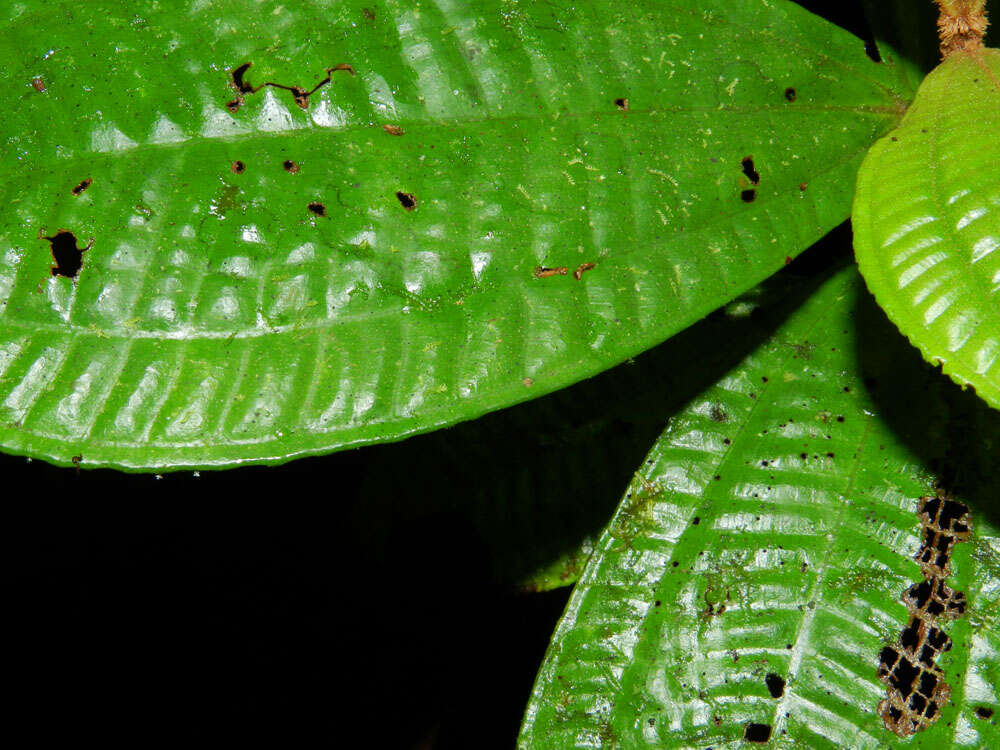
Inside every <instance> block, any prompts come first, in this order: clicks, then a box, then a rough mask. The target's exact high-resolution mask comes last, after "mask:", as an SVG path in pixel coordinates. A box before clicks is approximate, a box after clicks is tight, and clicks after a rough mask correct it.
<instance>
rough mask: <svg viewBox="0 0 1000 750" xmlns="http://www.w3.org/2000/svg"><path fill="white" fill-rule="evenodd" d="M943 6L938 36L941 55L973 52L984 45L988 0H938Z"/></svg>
mask: <svg viewBox="0 0 1000 750" xmlns="http://www.w3.org/2000/svg"><path fill="white" fill-rule="evenodd" d="M937 4H938V6H939V7H940V8H941V15H940V16H938V22H937V25H938V37H939V38H940V40H941V55H942V56H943V57H948V56H949V55H952V54H954V53H956V52H972V51H974V50H977V49H980V48H981V47H982V46H983V37H984V36H985V35H986V28H987V27H988V26H989V25H990V22H989V19H988V18H987V17H986V0H937Z"/></svg>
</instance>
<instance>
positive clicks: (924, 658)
mask: <svg viewBox="0 0 1000 750" xmlns="http://www.w3.org/2000/svg"><path fill="white" fill-rule="evenodd" d="M936 656H937V651H935V650H934V649H932V648H931V647H930V646H927V645H925V646H924V647H923V648H922V649H920V656H919V657H917V658H918V659H919V660H920V663H921V664H923V665H924V666H925V667H933V666H934V659H935V657H936Z"/></svg>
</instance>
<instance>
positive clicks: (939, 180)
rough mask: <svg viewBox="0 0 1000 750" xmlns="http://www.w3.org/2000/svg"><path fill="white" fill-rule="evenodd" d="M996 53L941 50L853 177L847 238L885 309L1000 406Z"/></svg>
mask: <svg viewBox="0 0 1000 750" xmlns="http://www.w3.org/2000/svg"><path fill="white" fill-rule="evenodd" d="M998 80H1000V52H998V51H997V50H989V49H986V50H980V51H977V52H976V53H960V54H956V55H953V56H951V57H949V58H948V59H947V60H946V61H945V62H943V63H942V64H941V65H940V66H939V67H938V68H937V69H935V70H934V72H933V73H931V74H930V75H929V76H928V77H927V79H926V81H925V82H924V83H923V84H922V85H921V87H920V91H919V93H918V94H917V97H916V99H915V101H914V103H913V105H912V107H911V108H910V110H909V112H908V113H907V115H906V117H905V118H904V119H903V122H902V123H901V124H900V127H899V128H898V129H897V130H896V131H894V132H893V133H892V134H891V135H890V136H887V137H886V138H884V139H883V140H881V141H880V142H879V143H878V144H876V145H875V146H874V147H873V148H872V150H871V152H870V153H869V155H868V157H867V158H866V159H865V162H864V166H863V167H862V170H861V173H860V174H859V177H858V187H857V195H856V198H855V203H854V228H855V249H856V251H857V256H858V264H859V266H860V268H861V272H862V273H863V274H864V277H865V281H866V282H867V283H868V286H869V288H870V289H871V290H872V292H873V294H874V295H875V297H876V299H877V300H878V302H879V304H880V305H881V306H882V307H883V308H884V309H885V311H886V312H887V313H888V315H889V317H890V319H892V321H893V322H894V323H896V325H898V326H899V328H900V330H901V331H902V332H903V333H904V334H906V336H907V337H908V338H909V339H910V341H911V342H912V343H913V344H914V345H915V346H917V347H918V348H919V349H920V351H921V352H923V354H924V356H925V357H926V358H927V359H928V360H929V361H931V362H935V363H940V364H941V366H942V368H943V370H944V372H945V373H947V374H948V375H950V376H951V377H952V378H953V379H954V380H955V381H956V382H958V383H961V384H962V385H971V386H973V387H974V388H975V389H976V391H977V392H978V393H979V395H980V396H982V397H983V398H984V399H985V400H986V401H987V402H988V403H989V404H991V405H992V406H994V407H1000V309H998V301H1000V253H997V252H995V251H996V250H997V249H998V248H1000V139H998V138H997V132H1000V84H998Z"/></svg>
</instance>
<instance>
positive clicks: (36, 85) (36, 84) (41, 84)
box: [31, 76, 45, 94]
mask: <svg viewBox="0 0 1000 750" xmlns="http://www.w3.org/2000/svg"><path fill="white" fill-rule="evenodd" d="M31 87H32V88H33V89H34V90H35V91H37V92H38V93H39V94H44V93H45V81H44V80H42V77H41V76H35V77H34V78H32V79H31Z"/></svg>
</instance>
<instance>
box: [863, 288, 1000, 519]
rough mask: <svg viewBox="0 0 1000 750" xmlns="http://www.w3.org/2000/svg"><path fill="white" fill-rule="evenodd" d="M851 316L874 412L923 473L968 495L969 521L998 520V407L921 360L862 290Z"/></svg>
mask: <svg viewBox="0 0 1000 750" xmlns="http://www.w3.org/2000/svg"><path fill="white" fill-rule="evenodd" d="M855 319H856V320H857V321H858V342H857V346H858V361H859V362H860V365H861V369H862V372H863V374H864V377H865V383H866V386H867V388H868V391H869V393H870V395H871V397H872V399H873V401H874V403H875V407H876V409H877V412H878V414H879V415H880V416H881V417H882V418H883V419H884V420H885V421H886V422H887V423H888V424H889V425H890V426H891V428H892V430H893V431H894V432H895V433H896V435H898V436H899V437H900V438H901V439H902V440H903V441H904V442H905V444H906V445H907V447H908V448H909V450H910V451H912V453H913V454H914V456H916V457H917V458H918V460H919V461H920V462H921V464H922V465H923V466H924V467H925V469H926V471H927V475H928V479H929V480H932V481H933V482H934V483H936V484H938V485H939V486H940V487H941V488H942V489H944V490H946V491H949V492H954V493H956V494H958V495H960V496H961V497H962V498H964V499H965V500H967V501H968V502H969V505H970V508H971V510H972V516H973V522H975V519H976V517H977V516H985V517H987V518H988V519H989V520H990V521H991V522H992V523H993V524H1000V498H998V496H997V487H998V486H1000V462H998V461H997V457H998V456H1000V412H998V411H996V410H995V409H992V408H990V407H989V406H988V405H987V404H986V403H985V402H984V401H983V400H982V399H980V398H979V397H978V396H977V395H976V393H975V391H974V390H972V389H971V388H970V389H965V390H963V389H962V388H961V387H960V386H958V385H957V384H956V383H954V382H953V381H952V380H951V379H950V378H948V377H947V376H946V375H944V374H943V373H942V372H941V371H940V369H939V368H937V367H933V366H932V365H930V364H929V363H927V362H925V361H924V360H923V357H922V356H921V354H920V352H919V351H918V350H917V349H916V347H914V346H912V345H911V344H910V343H909V342H908V341H907V340H906V338H905V337H904V336H903V335H902V334H901V333H900V332H899V329H897V328H896V327H895V326H894V325H893V324H892V322H891V321H890V320H889V319H888V318H887V317H886V315H885V313H884V312H882V310H881V309H880V308H879V307H878V305H877V304H876V302H875V300H874V298H873V297H872V296H871V295H870V294H868V293H867V292H865V293H864V294H862V295H859V297H858V302H857V304H856V308H855ZM914 523H915V524H916V520H914Z"/></svg>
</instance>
